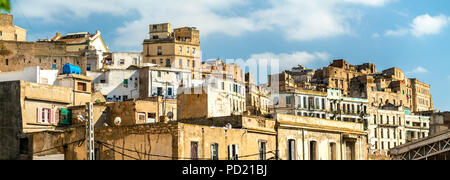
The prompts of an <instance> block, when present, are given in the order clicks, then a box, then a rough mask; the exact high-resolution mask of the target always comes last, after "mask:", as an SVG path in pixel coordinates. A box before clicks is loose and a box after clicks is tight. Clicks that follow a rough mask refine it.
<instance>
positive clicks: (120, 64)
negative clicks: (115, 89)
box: [103, 52, 143, 69]
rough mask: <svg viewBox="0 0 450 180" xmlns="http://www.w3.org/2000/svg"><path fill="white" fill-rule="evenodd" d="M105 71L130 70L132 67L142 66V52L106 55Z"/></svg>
mask: <svg viewBox="0 0 450 180" xmlns="http://www.w3.org/2000/svg"><path fill="white" fill-rule="evenodd" d="M106 54H107V57H106V58H105V63H104V65H105V66H104V67H103V69H128V68H129V67H130V66H142V65H143V64H142V53H141V52H112V53H106Z"/></svg>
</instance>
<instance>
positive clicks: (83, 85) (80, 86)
mask: <svg viewBox="0 0 450 180" xmlns="http://www.w3.org/2000/svg"><path fill="white" fill-rule="evenodd" d="M77 88H78V91H87V86H86V83H81V82H78V84H77Z"/></svg>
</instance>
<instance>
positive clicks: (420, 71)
mask: <svg viewBox="0 0 450 180" xmlns="http://www.w3.org/2000/svg"><path fill="white" fill-rule="evenodd" d="M428 72H429V71H428V69H425V68H424V67H422V66H418V67H417V68H416V69H414V70H412V71H411V73H412V74H423V73H428Z"/></svg>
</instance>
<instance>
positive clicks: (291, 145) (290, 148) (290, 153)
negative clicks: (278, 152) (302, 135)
mask: <svg viewBox="0 0 450 180" xmlns="http://www.w3.org/2000/svg"><path fill="white" fill-rule="evenodd" d="M288 160H296V158H295V140H293V139H290V140H289V141H288Z"/></svg>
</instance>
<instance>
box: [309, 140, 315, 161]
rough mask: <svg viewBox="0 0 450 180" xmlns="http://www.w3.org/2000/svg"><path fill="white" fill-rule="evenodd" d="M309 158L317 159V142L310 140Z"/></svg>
mask: <svg viewBox="0 0 450 180" xmlns="http://www.w3.org/2000/svg"><path fill="white" fill-rule="evenodd" d="M309 157H310V158H309V159H310V160H317V142H316V141H311V142H310V143H309Z"/></svg>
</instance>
